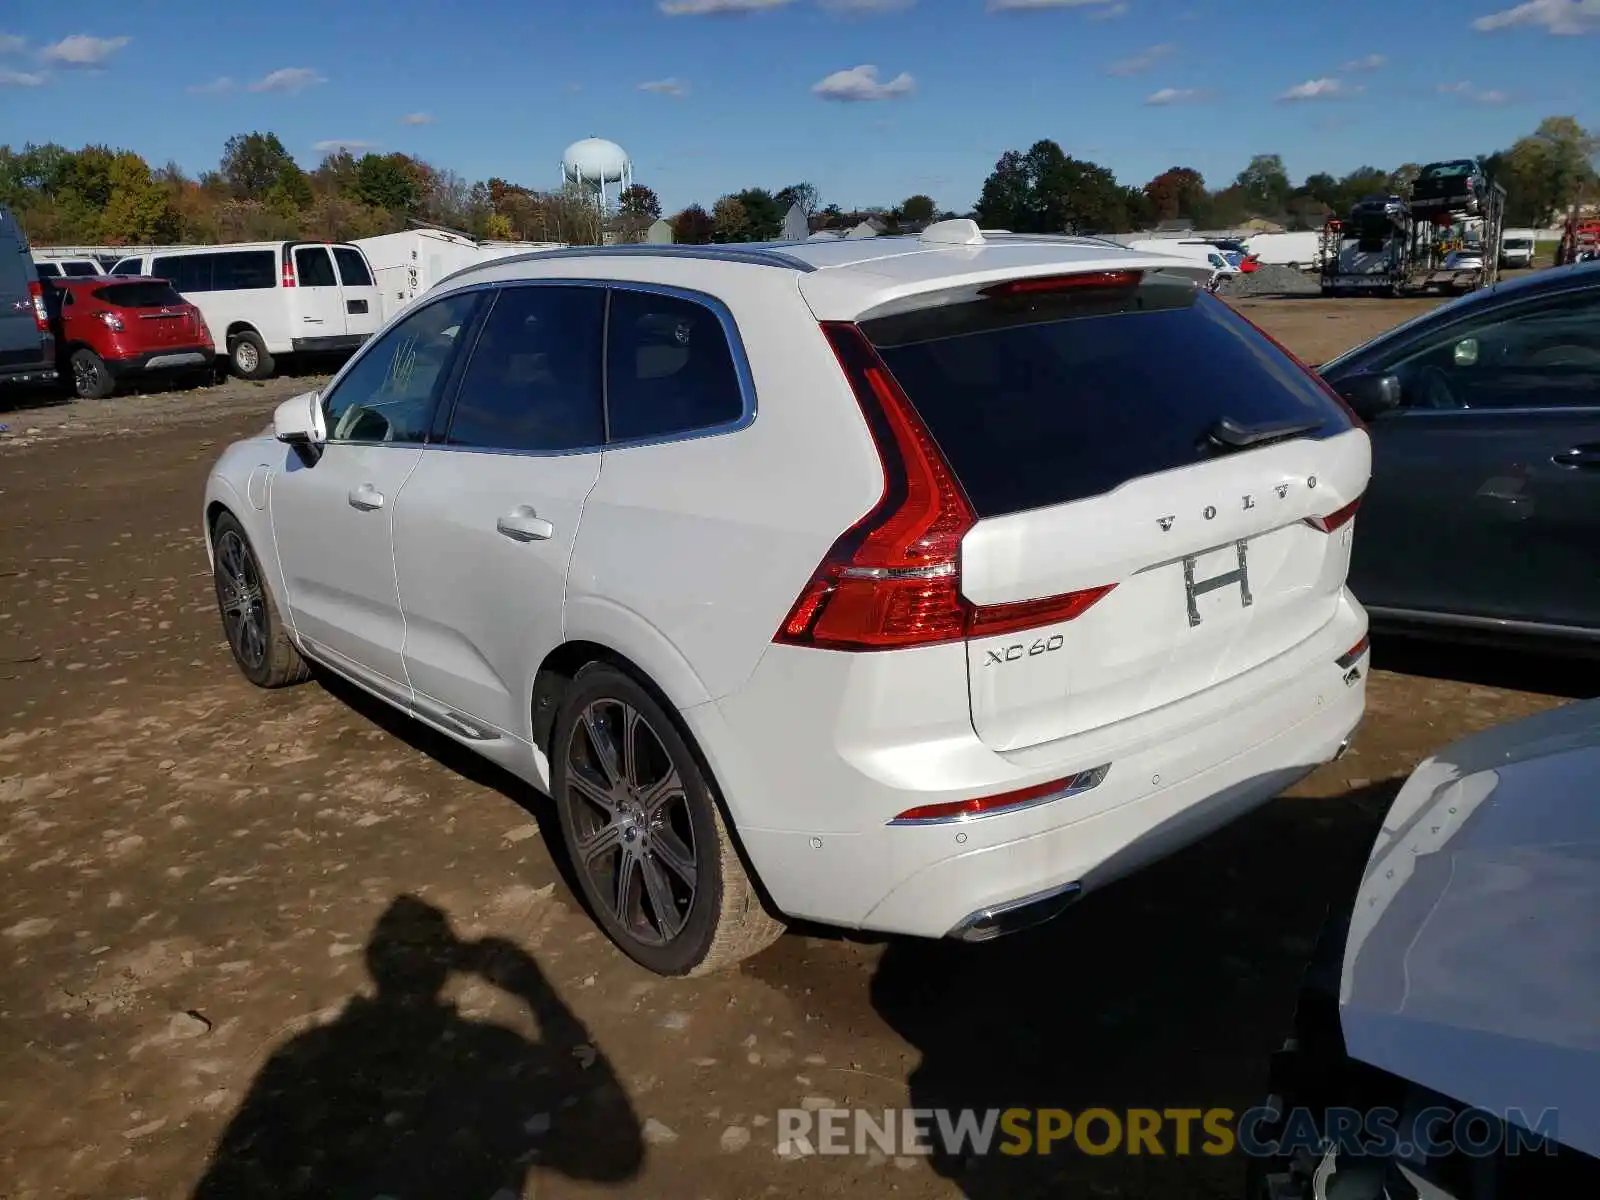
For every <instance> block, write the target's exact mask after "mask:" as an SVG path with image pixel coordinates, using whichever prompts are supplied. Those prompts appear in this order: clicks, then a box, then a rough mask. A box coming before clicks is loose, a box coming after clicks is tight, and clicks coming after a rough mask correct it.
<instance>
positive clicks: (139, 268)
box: [111, 258, 170, 275]
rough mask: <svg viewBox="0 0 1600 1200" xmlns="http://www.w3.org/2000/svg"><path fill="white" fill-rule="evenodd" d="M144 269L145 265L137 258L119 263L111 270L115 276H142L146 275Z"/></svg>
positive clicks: (126, 259)
mask: <svg viewBox="0 0 1600 1200" xmlns="http://www.w3.org/2000/svg"><path fill="white" fill-rule="evenodd" d="M169 261H170V260H169ZM143 268H144V264H143V263H142V262H140V261H139V260H138V259H137V258H125V259H123V260H122V261H121V262H119V263H118V264H117V265H116V266H114V267H112V268H111V274H113V275H142V274H144V269H143Z"/></svg>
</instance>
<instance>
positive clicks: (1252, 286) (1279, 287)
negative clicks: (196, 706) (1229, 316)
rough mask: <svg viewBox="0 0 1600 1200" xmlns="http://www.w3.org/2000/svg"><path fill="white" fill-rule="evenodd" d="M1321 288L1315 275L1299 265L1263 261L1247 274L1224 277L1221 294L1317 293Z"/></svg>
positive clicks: (1304, 294) (1272, 294) (1220, 289)
mask: <svg viewBox="0 0 1600 1200" xmlns="http://www.w3.org/2000/svg"><path fill="white" fill-rule="evenodd" d="M1321 291H1322V282H1321V280H1320V279H1319V278H1318V277H1317V276H1316V275H1313V274H1311V273H1310V272H1307V271H1302V270H1300V269H1299V268H1298V267H1284V266H1278V265H1275V264H1274V265H1268V264H1265V263H1263V264H1262V265H1261V266H1259V267H1257V268H1256V269H1255V270H1254V271H1252V272H1250V273H1249V274H1248V275H1236V276H1234V277H1233V278H1232V279H1225V280H1223V281H1222V286H1221V287H1219V288H1218V289H1217V295H1219V296H1315V295H1317V294H1318V293H1319V292H1321Z"/></svg>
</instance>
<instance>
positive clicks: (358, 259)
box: [333, 246, 372, 287]
mask: <svg viewBox="0 0 1600 1200" xmlns="http://www.w3.org/2000/svg"><path fill="white" fill-rule="evenodd" d="M333 261H334V262H336V263H338V264H339V281H340V282H341V283H343V284H344V286H345V287H371V286H372V272H371V271H369V270H367V260H366V259H365V258H363V257H362V255H361V251H359V250H353V249H351V248H350V247H349V246H335V247H334V248H333Z"/></svg>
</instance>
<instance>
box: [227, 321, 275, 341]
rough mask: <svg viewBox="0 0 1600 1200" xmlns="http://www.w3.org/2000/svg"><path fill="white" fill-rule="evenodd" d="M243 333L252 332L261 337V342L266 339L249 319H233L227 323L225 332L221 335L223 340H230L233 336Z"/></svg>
mask: <svg viewBox="0 0 1600 1200" xmlns="http://www.w3.org/2000/svg"><path fill="white" fill-rule="evenodd" d="M243 333H253V334H255V335H256V336H257V337H258V338H261V339H262V341H263V342H265V341H266V339H265V338H264V337H262V335H261V330H259V329H257V328H256V327H255V326H254V325H252V324H251V323H250V322H249V321H233V322H231V323H230V324H229V325H228V328H227V330H226V332H224V333H223V335H222V339H223V342H224V343H227V342H231V341H233V339H234V338H236V337H238V336H239V335H240V334H243Z"/></svg>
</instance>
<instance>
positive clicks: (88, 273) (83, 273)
mask: <svg viewBox="0 0 1600 1200" xmlns="http://www.w3.org/2000/svg"><path fill="white" fill-rule="evenodd" d="M61 273H62V274H63V275H65V276H67V277H68V278H69V279H92V278H93V277H95V276H96V275H99V274H100V272H99V271H98V270H96V269H95V265H94V263H88V262H66V263H62V264H61Z"/></svg>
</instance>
